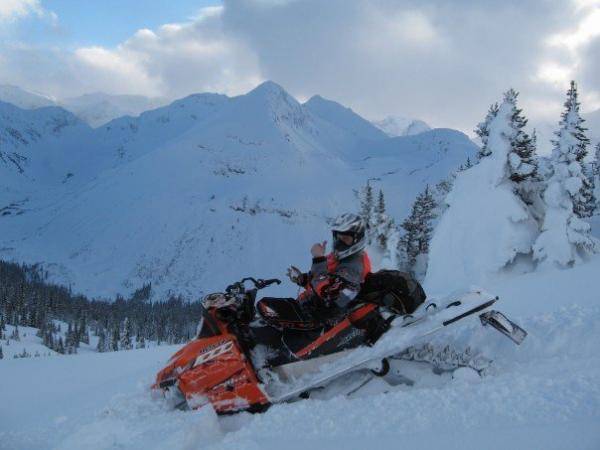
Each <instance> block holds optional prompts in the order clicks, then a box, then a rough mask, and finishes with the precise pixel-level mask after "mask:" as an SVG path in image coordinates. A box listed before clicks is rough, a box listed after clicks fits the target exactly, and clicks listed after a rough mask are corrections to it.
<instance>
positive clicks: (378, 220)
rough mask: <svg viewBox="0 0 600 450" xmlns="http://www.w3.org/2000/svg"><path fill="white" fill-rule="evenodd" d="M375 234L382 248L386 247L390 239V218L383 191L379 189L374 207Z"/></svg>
mask: <svg viewBox="0 0 600 450" xmlns="http://www.w3.org/2000/svg"><path fill="white" fill-rule="evenodd" d="M373 212H374V225H375V226H374V227H373V228H374V234H375V239H376V241H377V243H378V244H379V246H380V247H381V249H382V250H383V249H385V248H386V245H387V239H388V231H389V229H388V228H389V222H390V220H389V218H388V217H387V215H386V214H385V198H384V195H383V191H382V190H381V189H380V190H379V196H378V197H377V204H376V205H375V207H374V211H373Z"/></svg>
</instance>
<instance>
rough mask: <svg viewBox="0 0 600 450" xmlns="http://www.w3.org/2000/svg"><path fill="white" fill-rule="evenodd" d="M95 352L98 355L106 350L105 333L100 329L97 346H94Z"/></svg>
mask: <svg viewBox="0 0 600 450" xmlns="http://www.w3.org/2000/svg"><path fill="white" fill-rule="evenodd" d="M96 350H97V351H98V352H99V353H104V352H105V351H106V350H107V349H106V333H105V332H104V328H101V329H100V332H99V333H98V344H97V345H96Z"/></svg>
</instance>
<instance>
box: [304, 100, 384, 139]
mask: <svg viewBox="0 0 600 450" xmlns="http://www.w3.org/2000/svg"><path fill="white" fill-rule="evenodd" d="M304 106H305V107H306V108H307V109H308V110H309V111H310V112H311V113H313V114H315V115H316V116H319V117H320V118H321V119H324V120H326V121H328V122H330V123H331V124H333V125H335V126H337V127H339V128H342V129H344V130H346V131H348V132H349V133H351V134H353V135H354V136H356V137H357V138H362V139H370V140H380V139H384V138H385V137H386V134H385V133H382V132H381V130H380V129H379V128H377V127H376V126H373V124H372V123H371V122H369V121H367V120H365V119H363V118H362V117H360V116H359V115H358V114H356V113H355V112H354V111H352V110H351V109H350V108H346V107H344V106H342V105H340V104H339V103H336V102H334V101H331V100H327V99H324V98H323V97H321V96H320V95H315V96H313V97H311V98H310V99H309V100H308V101H307V102H306V103H305V104H304Z"/></svg>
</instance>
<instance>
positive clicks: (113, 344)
mask: <svg viewBox="0 0 600 450" xmlns="http://www.w3.org/2000/svg"><path fill="white" fill-rule="evenodd" d="M120 340H121V331H120V330H119V324H118V323H115V324H114V325H113V331H112V338H111V340H110V349H111V350H112V351H113V352H118V351H119V341H120Z"/></svg>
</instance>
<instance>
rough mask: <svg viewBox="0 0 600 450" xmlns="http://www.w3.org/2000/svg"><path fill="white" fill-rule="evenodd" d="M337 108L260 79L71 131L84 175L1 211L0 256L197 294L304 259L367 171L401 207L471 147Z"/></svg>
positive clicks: (105, 287) (103, 281)
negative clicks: (241, 91) (77, 136)
mask: <svg viewBox="0 0 600 450" xmlns="http://www.w3.org/2000/svg"><path fill="white" fill-rule="evenodd" d="M340 120H341V119H340ZM349 122H350V123H349V124H348V125H346V126H336V125H335V124H333V123H332V122H330V121H328V120H324V119H323V118H322V117H320V116H317V115H315V114H313V113H312V111H311V110H310V108H308V107H306V106H305V105H301V104H300V103H298V102H297V101H296V100H295V99H294V98H293V97H291V96H290V95H289V94H288V93H287V92H285V90H283V89H282V88H281V87H280V86H278V85H277V84H275V83H272V82H267V83H264V84H262V85H261V86H259V87H257V88H256V89H254V90H253V91H251V92H249V93H248V94H246V95H242V96H239V97H233V98H228V97H224V96H216V95H206V94H202V95H197V96H191V97H188V98H186V99H182V100H181V101H178V102H175V103H173V104H172V105H169V106H168V107H164V108H160V109H158V110H155V111H150V112H147V113H144V114H142V115H141V116H140V117H139V118H121V119H118V120H115V121H113V122H111V123H109V124H107V125H106V126H104V127H101V128H98V129H94V130H91V132H90V133H89V134H88V135H87V136H86V138H85V139H84V140H82V141H80V145H81V146H82V147H85V149H86V155H88V157H89V161H92V164H89V161H85V160H83V161H80V162H81V164H80V168H75V169H73V170H74V173H76V174H79V173H80V172H81V171H83V170H84V169H85V168H89V170H90V173H86V180H87V181H85V182H82V184H75V183H73V184H72V185H71V186H70V187H69V188H67V187H64V186H63V185H62V184H60V186H61V187H62V189H59V190H58V191H57V192H56V194H57V195H54V196H52V197H50V194H48V193H47V192H46V191H44V194H43V195H42V196H41V197H40V198H41V199H43V201H42V200H39V199H38V200H35V198H36V197H35V196H33V197H32V198H33V199H34V200H31V201H30V203H31V204H32V205H33V204H35V207H33V206H32V207H29V208H28V209H27V211H26V213H23V214H21V215H18V216H17V215H10V216H7V217H0V223H1V225H2V228H3V230H4V233H3V234H2V236H0V256H1V257H4V258H10V259H14V260H18V261H28V262H41V263H43V264H44V267H45V268H46V269H47V270H48V272H49V274H50V275H51V277H52V278H53V279H54V280H56V281H60V282H63V283H68V284H71V285H72V286H74V287H75V289H80V290H82V291H84V292H85V293H87V294H90V295H92V296H95V295H107V296H108V295H114V294H115V293H116V292H121V293H126V292H130V291H132V290H133V289H135V288H137V287H139V286H141V285H142V284H144V283H148V282H152V286H153V289H154V291H155V295H157V296H162V295H163V294H166V293H167V292H169V291H171V292H177V293H181V294H184V295H185V296H186V297H188V298H197V297H198V296H199V295H201V294H202V293H203V292H207V291H211V290H215V289H222V287H223V286H224V285H225V284H227V283H228V282H230V281H232V280H234V279H236V278H241V277H242V276H247V275H257V276H262V277H268V276H282V273H283V271H284V270H285V267H287V265H288V264H290V263H295V264H297V265H305V264H308V263H309V259H310V258H309V255H308V249H309V248H310V245H311V244H312V243H313V242H314V241H315V240H319V239H321V240H322V239H326V238H328V235H329V231H328V229H327V219H328V218H331V217H332V216H335V215H337V214H339V213H341V212H346V211H354V210H356V209H357V208H358V200H357V199H356V196H355V191H356V190H358V189H359V188H361V187H362V186H364V184H365V183H366V182H367V180H368V179H371V183H372V184H373V185H374V187H375V188H383V190H384V191H385V193H386V195H387V199H388V202H387V204H388V209H389V211H390V212H391V214H392V215H393V216H395V217H397V218H398V219H401V218H403V217H404V215H405V214H406V213H407V211H408V208H409V207H410V205H411V203H412V201H413V199H414V197H415V196H416V194H417V193H418V192H420V191H421V190H422V189H424V187H425V185H426V184H435V183H436V182H438V181H439V180H441V179H442V178H445V177H446V176H447V175H448V173H449V172H451V171H452V170H455V169H456V168H457V167H458V166H459V165H460V164H462V163H463V162H464V161H465V160H466V158H467V157H468V156H470V157H472V156H473V155H474V153H475V151H476V147H475V146H474V145H473V144H472V143H471V142H470V141H469V139H468V138H467V137H466V136H465V135H464V134H462V133H459V132H455V131H452V130H443V129H440V130H434V131H431V132H428V133H422V134H420V135H418V136H411V137H402V138H393V139H388V138H384V139H378V140H374V141H369V140H365V139H364V138H362V137H360V136H358V137H357V135H356V134H355V133H354V132H353V131H348V130H352V129H353V126H354V125H355V123H356V121H355V118H351V120H350V121H349ZM342 125H343V124H342ZM90 153H91V154H92V155H93V158H92V157H91V156H89V154H90ZM90 167H91V168H90ZM75 178H76V177H73V181H76V180H75ZM70 184H71V181H70V182H69V183H67V184H66V186H69V185H70ZM32 195H33V194H32ZM294 290H295V288H294V287H293V286H291V285H284V286H282V287H281V288H280V292H281V293H285V294H288V295H289V293H290V292H293V291H294Z"/></svg>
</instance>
